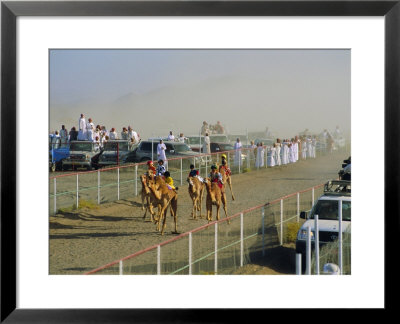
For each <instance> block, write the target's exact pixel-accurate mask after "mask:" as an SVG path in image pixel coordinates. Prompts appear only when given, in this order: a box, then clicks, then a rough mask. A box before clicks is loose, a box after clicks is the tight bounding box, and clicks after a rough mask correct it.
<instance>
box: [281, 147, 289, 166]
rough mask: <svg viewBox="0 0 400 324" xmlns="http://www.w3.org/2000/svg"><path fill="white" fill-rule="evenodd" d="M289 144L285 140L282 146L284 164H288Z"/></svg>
mask: <svg viewBox="0 0 400 324" xmlns="http://www.w3.org/2000/svg"><path fill="white" fill-rule="evenodd" d="M287 157H288V144H287V142H283V146H282V164H288V158H287Z"/></svg>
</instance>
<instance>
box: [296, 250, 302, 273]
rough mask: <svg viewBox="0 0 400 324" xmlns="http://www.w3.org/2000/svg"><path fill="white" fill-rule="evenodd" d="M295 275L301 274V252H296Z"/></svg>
mask: <svg viewBox="0 0 400 324" xmlns="http://www.w3.org/2000/svg"><path fill="white" fill-rule="evenodd" d="M296 275H299V276H300V275H301V253H296Z"/></svg>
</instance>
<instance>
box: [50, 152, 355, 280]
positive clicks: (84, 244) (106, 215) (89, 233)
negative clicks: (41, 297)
mask: <svg viewBox="0 0 400 324" xmlns="http://www.w3.org/2000/svg"><path fill="white" fill-rule="evenodd" d="M348 156H349V154H348V153H344V152H341V153H339V152H336V153H333V154H327V155H325V156H320V157H317V158H316V159H309V160H305V161H301V160H300V161H298V162H297V163H295V164H290V165H286V166H280V167H274V168H267V169H260V170H256V171H251V172H247V173H242V174H238V175H236V174H235V175H233V191H234V194H235V198H236V200H235V201H232V200H231V197H230V192H229V189H228V188H227V198H228V214H229V215H233V214H235V213H237V212H240V211H242V210H245V209H248V208H250V207H253V206H256V205H260V204H263V203H267V202H269V201H272V200H274V199H276V198H279V197H282V196H285V195H287V194H290V193H293V192H296V191H299V190H303V189H306V188H310V187H312V186H314V185H318V184H321V183H324V182H326V181H327V180H329V179H334V178H337V175H338V171H339V169H340V168H341V164H342V161H343V159H346V158H347V157H348ZM191 209H192V202H191V200H190V197H189V194H188V192H187V185H186V183H184V185H183V186H182V187H180V188H179V198H178V231H179V232H180V233H184V232H186V231H188V230H191V229H194V228H196V227H199V226H201V225H204V224H207V221H206V220H205V219H204V218H203V219H199V220H192V219H191ZM204 213H205V199H204V200H203V214H204ZM223 216H224V213H223V212H222V213H221V217H223ZM142 217H143V211H142V209H141V200H140V196H138V197H132V198H131V199H125V200H119V201H116V202H110V203H105V204H102V205H100V206H99V207H98V208H91V209H80V210H78V211H71V212H64V213H58V214H56V215H55V216H50V225H49V240H50V244H49V248H50V255H49V258H50V260H49V261H50V274H82V273H85V272H87V271H90V270H93V269H95V268H97V267H99V266H102V265H104V264H107V263H109V262H112V261H115V260H117V259H120V258H122V257H125V256H127V255H130V254H132V253H134V252H137V251H140V250H142V249H144V248H147V247H149V246H152V245H155V244H158V243H161V242H164V241H166V240H168V239H170V238H172V237H175V236H176V234H172V231H173V220H172V218H171V217H170V216H169V213H168V219H167V228H166V232H165V234H164V236H161V235H160V234H159V232H157V231H156V227H155V225H154V224H153V223H151V222H149V218H147V219H146V221H145V220H143V218H142ZM214 217H215V213H214ZM276 252H277V253H276V254H277V256H278V257H279V255H285V254H289V255H290V254H291V253H294V250H293V246H288V247H285V246H284V247H280V248H279V249H278V250H277V251H276ZM244 268H245V269H243V270H241V271H239V272H238V273H240V274H244V273H251V274H283V273H290V272H291V269H288V266H287V265H283V266H282V269H270V268H269V266H268V264H260V265H258V266H252V265H248V266H246V267H244ZM246 269H248V272H246ZM293 271H294V269H293Z"/></svg>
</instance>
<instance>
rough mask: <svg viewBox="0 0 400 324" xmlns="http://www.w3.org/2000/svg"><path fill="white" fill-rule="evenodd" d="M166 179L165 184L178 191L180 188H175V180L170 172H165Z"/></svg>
mask: <svg viewBox="0 0 400 324" xmlns="http://www.w3.org/2000/svg"><path fill="white" fill-rule="evenodd" d="M164 178H165V183H166V184H167V185H168V186H169V187H170V188H171V189H173V190H175V191H177V190H178V187H175V186H174V180H173V179H172V177H171V174H170V173H169V171H165V172H164Z"/></svg>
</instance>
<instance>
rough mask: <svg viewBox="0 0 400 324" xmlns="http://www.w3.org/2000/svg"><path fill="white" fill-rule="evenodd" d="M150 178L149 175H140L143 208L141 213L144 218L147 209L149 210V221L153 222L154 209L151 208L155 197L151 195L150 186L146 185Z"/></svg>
mask: <svg viewBox="0 0 400 324" xmlns="http://www.w3.org/2000/svg"><path fill="white" fill-rule="evenodd" d="M150 180H151V177H149V176H148V175H146V174H143V175H141V176H140V181H141V183H142V192H141V196H142V210H145V213H144V215H143V219H145V218H146V214H147V211H149V212H150V221H151V222H153V221H155V217H154V214H155V212H154V210H153V204H154V203H156V201H155V199H154V198H153V196H152V195H151V192H150V188H149V187H148V183H149V181H150ZM145 201H146V208H145V207H144V202H145Z"/></svg>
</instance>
